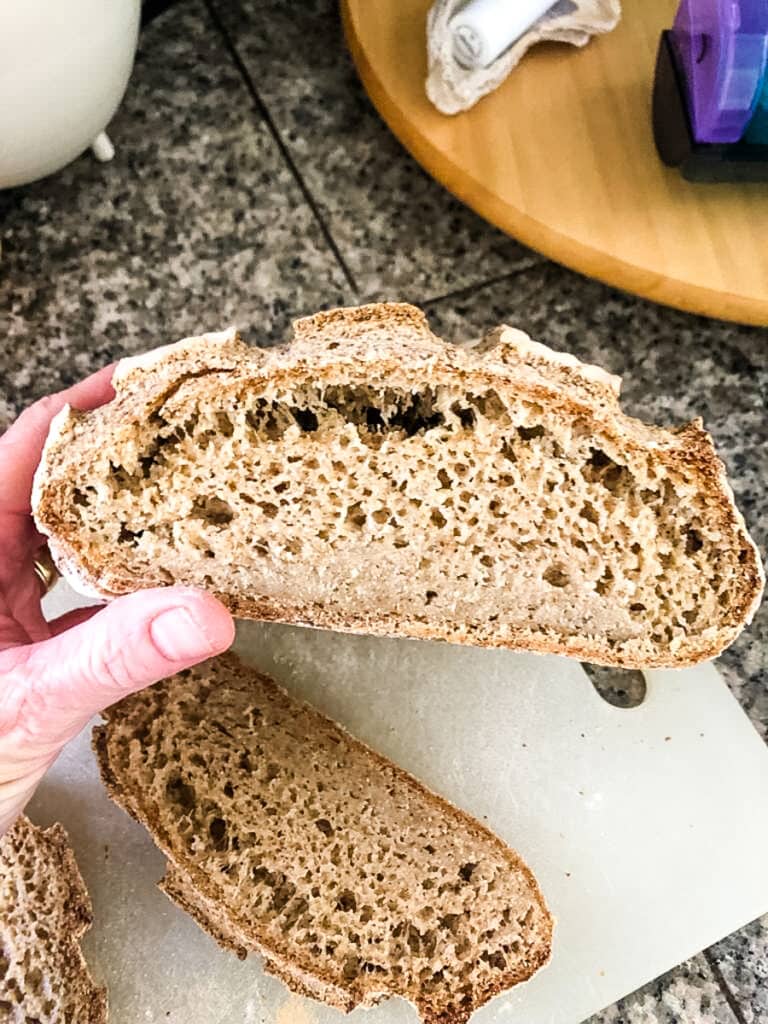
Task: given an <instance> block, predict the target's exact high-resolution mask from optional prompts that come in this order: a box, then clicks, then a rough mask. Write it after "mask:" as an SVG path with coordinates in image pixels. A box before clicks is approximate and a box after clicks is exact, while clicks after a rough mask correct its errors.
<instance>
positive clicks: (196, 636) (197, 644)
mask: <svg viewBox="0 0 768 1024" xmlns="http://www.w3.org/2000/svg"><path fill="white" fill-rule="evenodd" d="M149 631H150V635H151V637H152V642H153V643H154V645H155V647H157V649H158V650H159V651H160V653H161V654H162V655H163V657H164V658H167V659H168V661H192V660H194V659H196V658H205V657H207V656H208V655H209V654H212V653H213V651H214V650H215V648H214V647H213V646H212V645H211V641H210V639H209V637H208V635H207V634H206V632H205V629H204V628H203V627H202V626H201V624H200V623H199V622H197V621H195V617H194V616H193V615H192V614H191V613H190V612H189V611H188V610H187V609H186V608H172V609H171V610H170V611H167V612H162V613H161V614H160V615H158V616H157V618H156V619H153V620H152V623H151V625H150V627H149Z"/></svg>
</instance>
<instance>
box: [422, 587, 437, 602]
mask: <svg viewBox="0 0 768 1024" xmlns="http://www.w3.org/2000/svg"><path fill="white" fill-rule="evenodd" d="M424 596H425V599H426V603H427V604H432V602H433V601H434V599H435V598H436V597H437V591H436V590H428V591H427V593H426V594H425V595H424Z"/></svg>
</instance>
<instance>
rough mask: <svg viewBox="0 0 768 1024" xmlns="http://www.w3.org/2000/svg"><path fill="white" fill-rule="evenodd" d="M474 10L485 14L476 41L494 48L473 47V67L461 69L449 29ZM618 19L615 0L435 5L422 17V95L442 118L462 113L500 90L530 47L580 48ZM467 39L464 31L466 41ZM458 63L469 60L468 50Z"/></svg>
mask: <svg viewBox="0 0 768 1024" xmlns="http://www.w3.org/2000/svg"><path fill="white" fill-rule="evenodd" d="M473 8H475V9H477V10H478V11H479V10H481V9H482V10H483V11H484V12H485V13H483V14H482V15H477V21H476V24H477V25H478V26H479V28H480V30H481V31H480V32H479V33H478V39H480V40H482V38H483V36H484V35H485V34H486V33H487V35H488V37H489V42H492V43H493V45H492V46H490V45H489V47H488V49H487V50H485V49H483V46H482V42H480V43H478V47H477V52H478V57H477V58H475V62H474V66H469V67H464V66H462V64H460V63H459V61H458V60H457V59H456V54H455V51H454V46H455V45H456V44H455V38H456V37H455V34H454V27H455V26H458V25H459V24H461V23H463V19H464V18H465V17H466V18H469V16H470V14H471V13H472V9H473ZM537 12H538V13H537ZM620 15H621V4H620V0H557V2H556V3H555V4H554V5H553V4H552V3H551V0H549V2H547V3H544V0H473V2H471V3H469V4H467V3H466V2H465V0H436V2H435V3H434V4H433V5H432V7H431V9H430V11H429V15H428V16H427V60H428V73H427V83H426V88H427V96H428V97H429V99H430V100H431V101H432V103H434V105H435V106H436V107H437V109H438V110H440V111H442V112H443V113H444V114H457V113H459V111H461V110H467V109H469V107H471V106H473V105H474V104H475V103H477V101H478V100H479V99H480V98H481V97H483V96H485V95H486V94H487V93H489V92H492V91H493V90H494V89H496V88H497V87H498V86H499V85H501V83H502V82H503V81H504V79H505V78H506V77H507V75H508V74H509V73H510V71H511V70H512V68H514V67H515V65H516V64H517V63H518V61H519V60H520V58H521V57H522V56H523V55H524V54H525V53H526V52H527V51H528V50H529V49H530V48H531V46H533V45H534V44H535V43H538V42H543V41H544V40H549V41H552V42H562V43H572V44H573V45H574V46H584V45H585V43H588V42H589V40H590V39H591V38H592V36H593V35H596V34H597V33H602V32H610V30H611V29H612V28H615V26H616V24H617V23H618V20H619V17H620ZM457 16H458V18H457ZM459 18H461V19H462V21H460V20H459ZM521 23H522V29H519V27H518V26H520V25H521ZM497 25H498V26H499V27H498V28H496V27H495V26H497ZM520 31H522V33H523V34H522V35H519V32H520ZM515 33H517V34H515ZM469 37H470V32H469V31H468V32H466V33H465V41H466V40H468V39H469ZM502 43H503V44H504V49H503V50H502V49H501V44H502ZM458 45H459V46H461V44H458ZM494 50H495V51H496V53H497V54H498V56H496V57H495V58H494V56H493V51H494ZM460 53H461V51H460ZM486 55H487V56H486ZM463 59H464V60H465V61H467V62H470V61H471V60H472V57H471V53H470V52H469V49H468V50H467V51H465V52H463ZM485 59H488V60H490V63H489V64H488V66H487V67H484V66H483V65H482V63H481V61H483V60H485Z"/></svg>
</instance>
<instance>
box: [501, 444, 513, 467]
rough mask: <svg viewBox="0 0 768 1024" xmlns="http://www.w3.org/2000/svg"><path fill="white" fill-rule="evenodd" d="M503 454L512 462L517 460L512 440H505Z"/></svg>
mask: <svg viewBox="0 0 768 1024" xmlns="http://www.w3.org/2000/svg"><path fill="white" fill-rule="evenodd" d="M501 454H502V455H503V456H504V458H505V459H509V461H510V462H517V455H516V454H515V449H514V447H513V446H512V442H511V441H505V442H504V444H503V445H502V446H501Z"/></svg>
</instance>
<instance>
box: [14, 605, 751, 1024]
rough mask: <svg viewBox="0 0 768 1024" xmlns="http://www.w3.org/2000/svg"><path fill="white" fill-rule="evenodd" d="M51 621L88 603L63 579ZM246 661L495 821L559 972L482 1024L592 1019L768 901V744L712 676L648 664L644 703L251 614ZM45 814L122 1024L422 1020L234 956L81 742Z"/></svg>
mask: <svg viewBox="0 0 768 1024" xmlns="http://www.w3.org/2000/svg"><path fill="white" fill-rule="evenodd" d="M48 600H49V602H50V603H51V608H50V611H51V613H54V614H58V613H59V612H60V611H62V610H64V609H65V608H68V607H72V605H73V604H74V603H75V600H77V603H82V599H74V598H73V596H72V594H71V592H68V591H67V590H66V588H64V587H63V586H60V587H59V588H57V590H56V591H55V592H54V594H52V595H50V597H49V599H48ZM238 647H239V650H240V652H241V654H244V655H247V657H248V659H249V660H251V661H253V662H254V663H255V664H256V665H258V666H259V667H261V668H264V669H266V670H267V671H269V672H271V673H272V674H273V675H274V676H275V677H276V678H277V679H278V680H280V682H281V683H283V684H284V685H285V686H286V688H287V689H289V690H290V691H291V692H293V693H296V694H299V695H301V696H302V697H305V698H307V699H309V700H311V701H312V702H313V703H314V704H316V705H317V706H318V707H320V708H321V709H322V710H324V711H326V712H327V713H329V714H330V715H332V716H333V717H334V718H335V719H337V720H338V721H339V722H342V723H343V724H344V725H346V726H347V727H348V728H349V729H350V731H351V732H352V733H354V734H355V735H356V736H359V737H360V738H361V739H363V740H365V741H366V742H367V743H369V744H370V745H371V746H373V747H375V748H376V749H377V750H380V751H382V752H383V753H384V754H386V755H388V756H389V757H390V758H392V759H393V760H394V761H396V762H397V763H398V764H401V765H403V766H404V767H405V768H407V769H408V770H409V771H411V772H413V774H414V775H416V776H418V778H420V779H422V780H423V781H424V782H426V783H427V784H428V785H429V786H431V787H432V788H433V789H435V790H436V791H437V792H439V793H441V794H443V795H444V796H446V797H448V799H450V800H452V801H453V802H454V803H456V804H458V805H459V806H460V807H463V808H466V809H467V810H468V811H470V812H472V813H473V814H474V815H476V816H477V817H479V818H480V819H482V820H483V821H486V822H487V823H488V825H489V826H490V827H491V828H492V829H494V830H495V831H496V832H498V833H499V835H501V836H502V837H503V838H504V839H505V840H507V841H508V842H509V843H510V844H511V845H512V846H514V847H516V848H517V849H518V850H519V851H520V853H521V854H522V855H523V857H524V858H525V859H526V860H527V862H528V863H529V865H530V866H531V868H532V869H533V871H534V872H535V874H536V876H537V877H538V879H539V881H540V883H541V887H542V890H543V892H544V894H545V896H546V898H547V900H548V902H549V905H550V908H551V909H552V911H553V913H554V915H555V916H556V918H557V927H556V932H555V945H554V953H553V957H552V962H551V964H550V965H549V966H548V967H547V968H546V969H545V970H544V971H542V972H540V973H539V974H538V975H537V976H536V977H535V978H534V979H533V980H532V981H531V982H529V983H528V984H527V985H524V986H521V987H519V988H518V989H516V990H513V991H512V992H511V993H509V994H507V995H503V996H500V997H499V998H497V999H496V1000H494V1001H493V1002H492V1003H490V1004H488V1005H487V1006H486V1007H484V1008H483V1009H482V1010H480V1011H479V1012H478V1013H477V1015H476V1017H475V1018H473V1022H474V1021H476V1024H491V1022H496V1024H577V1022H579V1021H581V1020H583V1019H584V1018H585V1017H587V1016H589V1015H590V1014H592V1013H594V1012H596V1011H598V1010H600V1009H601V1008H602V1007H604V1006H607V1005H609V1004H610V1003H612V1002H614V1001H615V1000H616V999H618V998H619V997H621V996H623V995H625V994H627V993H629V992H631V991H633V990H634V989H636V988H638V987H639V986H640V985H642V984H643V983H645V982H646V981H648V980H650V979H651V978H653V977H655V976H657V975H658V974H660V973H662V972H663V971H665V970H667V969H668V968H670V967H672V966H674V965H675V964H677V963H679V962H680V961H682V960H684V959H686V958H687V957H689V956H691V955H692V954H694V953H696V952H698V951H699V950H701V949H702V948H704V947H705V946H707V945H709V944H710V943H712V942H713V941H715V940H717V939H719V938H721V937H722V936H723V935H726V934H727V933H729V932H731V931H733V930H734V929H736V928H738V927H739V926H740V925H743V924H745V923H746V922H747V921H749V920H751V919H753V918H755V917H757V916H758V915H760V914H763V913H765V912H766V911H768V870H766V860H765V856H766V854H765V851H766V849H768V748H767V747H766V746H765V745H764V744H763V743H762V741H761V740H760V738H759V737H758V735H757V733H756V732H755V731H754V729H753V728H752V726H751V724H750V722H749V721H748V719H747V718H746V716H745V715H744V713H743V712H742V711H741V709H740V707H739V706H738V704H737V703H736V701H735V700H734V699H733V697H732V696H731V694H730V693H729V691H728V689H727V688H726V686H725V683H724V682H723V680H722V679H721V678H720V676H719V675H718V673H717V671H716V670H715V669H714V667H712V666H702V667H699V668H696V669H692V670H686V671H682V672H650V673H648V675H647V683H648V693H647V696H646V699H645V701H644V702H643V704H642V705H641V706H640V707H638V708H635V709H618V708H614V707H611V706H610V705H608V704H607V703H605V702H604V701H603V700H602V698H601V697H600V696H598V694H597V693H596V692H595V691H594V689H593V687H592V685H591V683H590V681H589V680H588V678H587V676H586V675H585V673H584V671H583V670H582V668H581V667H580V665H579V664H578V663H577V662H574V661H568V660H566V659H562V658H555V657H536V656H534V655H520V654H510V653H508V652H502V651H487V650H477V649H471V648H459V647H453V646H448V645H446V644H437V643H426V642H419V641H401V640H374V639H370V638H364V637H352V636H342V635H337V634H331V633H323V632H318V631H314V630H308V629H300V628H290V627H284V626H274V625H264V624H259V623H249V624H245V625H243V626H242V627H241V628H240V631H239V639H238ZM30 814H31V816H32V818H33V819H34V820H36V821H38V822H42V823H47V822H50V821H53V820H56V819H58V820H61V821H62V822H63V823H64V825H65V826H66V827H67V828H68V830H69V832H70V835H71V837H72V840H73V844H74V846H75V849H76V853H77V856H78V861H79V863H80V865H81V868H82V871H83V874H84V876H85V878H86V882H87V884H88V887H89V889H90V892H91V894H92V897H93V904H94V912H95V924H94V927H93V929H92V931H91V933H90V934H89V936H88V937H87V939H86V941H85V947H86V951H87V954H88V956H89V958H90V960H91V963H92V965H93V968H94V971H95V973H96V974H97V975H98V976H99V977H100V978H102V979H103V980H104V981H106V983H107V984H108V986H109V994H110V1004H111V1008H112V1010H111V1019H112V1020H113V1021H116V1022H119V1024H139V1022H151V1024H154V1022H157V1024H165V1022H170V1024H177V1022H178V1024H341V1022H342V1021H344V1020H348V1021H349V1024H353V1022H354V1021H360V1022H361V1024H362V1022H364V1024H415V1022H416V1019H417V1018H416V1014H415V1011H414V1010H413V1008H412V1007H410V1006H409V1005H408V1004H407V1003H405V1002H403V1001H400V1000H390V1001H389V1002H387V1003H384V1004H381V1005H379V1006H378V1007H376V1008H375V1009H373V1010H368V1011H365V1010H357V1011H355V1013H354V1014H353V1015H352V1017H351V1018H345V1017H343V1016H342V1015H341V1014H339V1013H337V1012H336V1011H333V1010H329V1009H327V1008H325V1007H322V1006H320V1005H319V1004H316V1003H314V1002H312V1001H310V1000H306V999H302V998H299V997H297V996H292V995H290V993H289V992H288V991H287V989H285V988H284V986H283V985H282V984H280V983H279V982H277V981H275V980H274V979H271V978H269V977H267V976H266V975H265V974H264V973H263V971H262V969H261V965H260V961H259V959H258V958H257V957H255V956H251V957H249V958H248V960H247V961H245V962H244V963H241V962H239V961H238V960H236V959H235V958H234V957H233V956H231V955H229V954H226V953H223V952H222V951H220V950H219V949H218V947H216V946H215V944H214V943H213V941H212V940H211V939H209V938H208V937H207V936H206V935H204V934H203V933H202V932H201V931H199V929H198V928H197V927H196V925H195V924H194V923H193V922H192V921H191V919H189V918H188V917H187V916H186V915H185V914H183V913H182V912H181V911H179V910H177V909H176V908H175V907H174V906H173V905H172V904H171V903H170V902H169V901H168V900H167V899H166V897H165V896H163V895H162V893H160V892H159V891H158V890H157V889H156V888H155V887H154V883H155V881H156V880H157V879H159V878H160V877H161V875H162V872H163V858H162V857H161V856H160V855H159V854H158V853H157V851H156V850H155V849H154V848H153V846H152V843H151V842H150V841H149V839H148V838H147V837H146V835H145V833H144V831H143V829H142V828H141V827H139V826H138V825H136V824H135V823H133V822H132V821H130V820H129V818H128V817H127V816H126V815H125V814H124V813H123V812H122V811H120V810H118V809H117V808H116V807H114V806H113V805H112V804H111V803H110V802H109V801H108V800H107V798H106V797H105V796H104V793H103V791H102V789H101V786H100V783H99V781H98V774H97V771H96V768H95V764H94V762H93V758H92V756H91V753H90V747H89V737H88V735H87V734H83V735H82V736H81V737H80V738H79V739H78V740H77V741H76V742H75V743H73V744H72V745H71V746H70V748H69V749H68V750H67V751H66V752H65V753H64V755H63V756H62V757H61V758H60V759H59V761H58V763H57V764H56V766H55V767H54V768H53V770H52V771H51V772H50V773H49V774H48V776H47V777H46V779H45V781H44V782H43V784H42V786H41V787H40V790H39V793H38V795H37V796H36V797H35V799H34V801H33V803H32V805H31V807H30Z"/></svg>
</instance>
